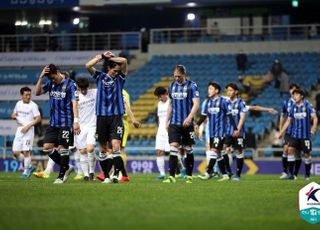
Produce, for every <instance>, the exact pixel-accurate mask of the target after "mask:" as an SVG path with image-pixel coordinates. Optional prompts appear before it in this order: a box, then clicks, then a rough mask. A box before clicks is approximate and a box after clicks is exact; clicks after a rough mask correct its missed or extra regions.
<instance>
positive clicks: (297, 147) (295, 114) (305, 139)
mask: <svg viewBox="0 0 320 230" xmlns="http://www.w3.org/2000/svg"><path fill="white" fill-rule="evenodd" d="M293 99H294V101H295V103H294V104H293V105H292V106H291V109H290V111H289V116H288V118H287V120H286V122H285V124H284V125H283V127H282V129H281V131H280V134H279V138H282V137H283V136H284V135H285V132H286V130H287V128H288V127H289V125H290V124H292V131H291V138H290V139H289V149H288V178H287V179H291V180H293V179H295V178H294V171H293V170H294V166H295V153H296V152H303V153H304V162H305V169H306V172H305V179H306V180H309V179H310V170H311V155H310V153H311V150H312V143H311V137H312V135H314V134H315V132H316V130H317V125H318V118H317V115H316V112H315V110H314V108H313V106H312V104H310V103H309V102H308V101H307V100H306V99H305V93H304V91H303V90H301V89H295V90H294V91H293ZM311 124H312V125H311Z"/></svg>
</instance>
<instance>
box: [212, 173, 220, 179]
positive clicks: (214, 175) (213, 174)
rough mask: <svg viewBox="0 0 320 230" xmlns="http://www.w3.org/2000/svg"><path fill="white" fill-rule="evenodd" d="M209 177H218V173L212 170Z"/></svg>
mask: <svg viewBox="0 0 320 230" xmlns="http://www.w3.org/2000/svg"><path fill="white" fill-rule="evenodd" d="M211 177H213V178H218V177H219V173H217V172H214V173H212V174H211Z"/></svg>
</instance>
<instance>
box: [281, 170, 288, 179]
mask: <svg viewBox="0 0 320 230" xmlns="http://www.w3.org/2000/svg"><path fill="white" fill-rule="evenodd" d="M287 177H288V174H287V173H285V172H282V173H281V176H280V179H281V180H283V179H287Z"/></svg>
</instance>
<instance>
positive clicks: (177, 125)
mask: <svg viewBox="0 0 320 230" xmlns="http://www.w3.org/2000/svg"><path fill="white" fill-rule="evenodd" d="M173 76H174V79H175V80H174V81H173V82H172V83H171V84H170V86H169V90H168V92H169V98H170V103H169V107H168V111H167V116H166V123H167V126H168V134H169V143H170V156H169V168H170V176H169V177H168V179H166V180H164V181H163V182H164V183H175V182H176V180H175V178H174V177H175V171H176V168H177V165H178V154H179V146H180V145H181V146H183V150H184V152H185V154H186V159H185V163H186V174H187V177H186V182H187V183H192V170H193V165H194V156H193V149H192V145H193V144H194V125H193V118H194V116H195V114H196V113H197V110H198V108H199V92H198V86H197V84H196V83H195V82H193V81H190V80H187V71H186V68H185V67H184V66H183V65H177V66H176V67H175V68H174V71H173Z"/></svg>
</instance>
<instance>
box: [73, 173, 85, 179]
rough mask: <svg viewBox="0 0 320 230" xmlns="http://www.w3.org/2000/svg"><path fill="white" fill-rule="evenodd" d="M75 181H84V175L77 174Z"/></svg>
mask: <svg viewBox="0 0 320 230" xmlns="http://www.w3.org/2000/svg"><path fill="white" fill-rule="evenodd" d="M73 179H74V180H82V179H83V175H82V174H77V175H76V176H75V177H74V178H73Z"/></svg>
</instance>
